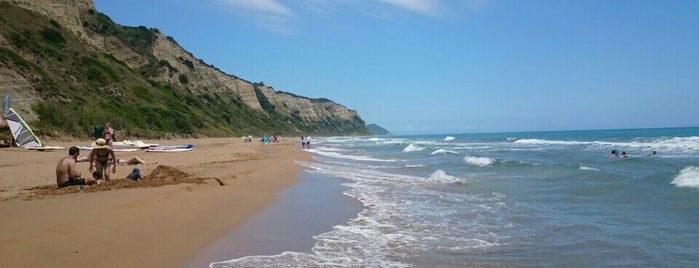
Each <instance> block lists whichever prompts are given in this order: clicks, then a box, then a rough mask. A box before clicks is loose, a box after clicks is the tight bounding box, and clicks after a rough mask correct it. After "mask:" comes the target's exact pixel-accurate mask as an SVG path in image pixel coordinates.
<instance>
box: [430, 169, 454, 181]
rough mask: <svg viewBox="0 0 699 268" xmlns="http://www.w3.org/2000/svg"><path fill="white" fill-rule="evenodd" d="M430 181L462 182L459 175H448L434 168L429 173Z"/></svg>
mask: <svg viewBox="0 0 699 268" xmlns="http://www.w3.org/2000/svg"><path fill="white" fill-rule="evenodd" d="M430 181H433V182H443V183H460V182H462V181H461V179H460V178H459V177H456V176H451V175H448V174H447V173H446V172H444V170H441V169H439V170H436V171H435V172H433V173H432V175H430Z"/></svg>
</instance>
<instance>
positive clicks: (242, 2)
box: [221, 0, 294, 16]
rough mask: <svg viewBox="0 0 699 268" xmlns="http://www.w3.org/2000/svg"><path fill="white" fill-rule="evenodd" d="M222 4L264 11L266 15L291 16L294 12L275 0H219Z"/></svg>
mask: <svg viewBox="0 0 699 268" xmlns="http://www.w3.org/2000/svg"><path fill="white" fill-rule="evenodd" d="M221 1H222V2H223V3H224V4H227V5H230V6H233V7H236V8H241V9H246V10H249V11H257V12H262V13H266V14H267V15H272V14H274V15H279V16H293V15H294V12H293V11H291V9H289V8H287V7H286V6H285V5H283V4H281V3H279V2H278V1H275V0H221Z"/></svg>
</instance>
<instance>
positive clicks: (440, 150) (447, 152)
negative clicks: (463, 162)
mask: <svg viewBox="0 0 699 268" xmlns="http://www.w3.org/2000/svg"><path fill="white" fill-rule="evenodd" d="M435 154H458V152H456V151H452V150H447V149H438V150H436V151H434V152H432V153H431V155H435Z"/></svg>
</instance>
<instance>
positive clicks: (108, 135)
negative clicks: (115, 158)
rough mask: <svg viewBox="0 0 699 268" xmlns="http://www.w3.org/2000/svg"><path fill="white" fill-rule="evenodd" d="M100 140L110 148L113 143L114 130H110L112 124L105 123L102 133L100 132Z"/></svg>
mask: <svg viewBox="0 0 699 268" xmlns="http://www.w3.org/2000/svg"><path fill="white" fill-rule="evenodd" d="M102 138H104V140H105V141H107V145H109V147H112V142H113V141H114V128H112V123H110V122H107V123H106V124H105V126H104V131H102Z"/></svg>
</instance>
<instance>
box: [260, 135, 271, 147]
mask: <svg viewBox="0 0 699 268" xmlns="http://www.w3.org/2000/svg"><path fill="white" fill-rule="evenodd" d="M260 141H261V142H262V144H265V145H266V144H268V143H270V142H271V140H270V139H269V136H268V135H267V134H265V135H264V136H262V139H261V140H260Z"/></svg>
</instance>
